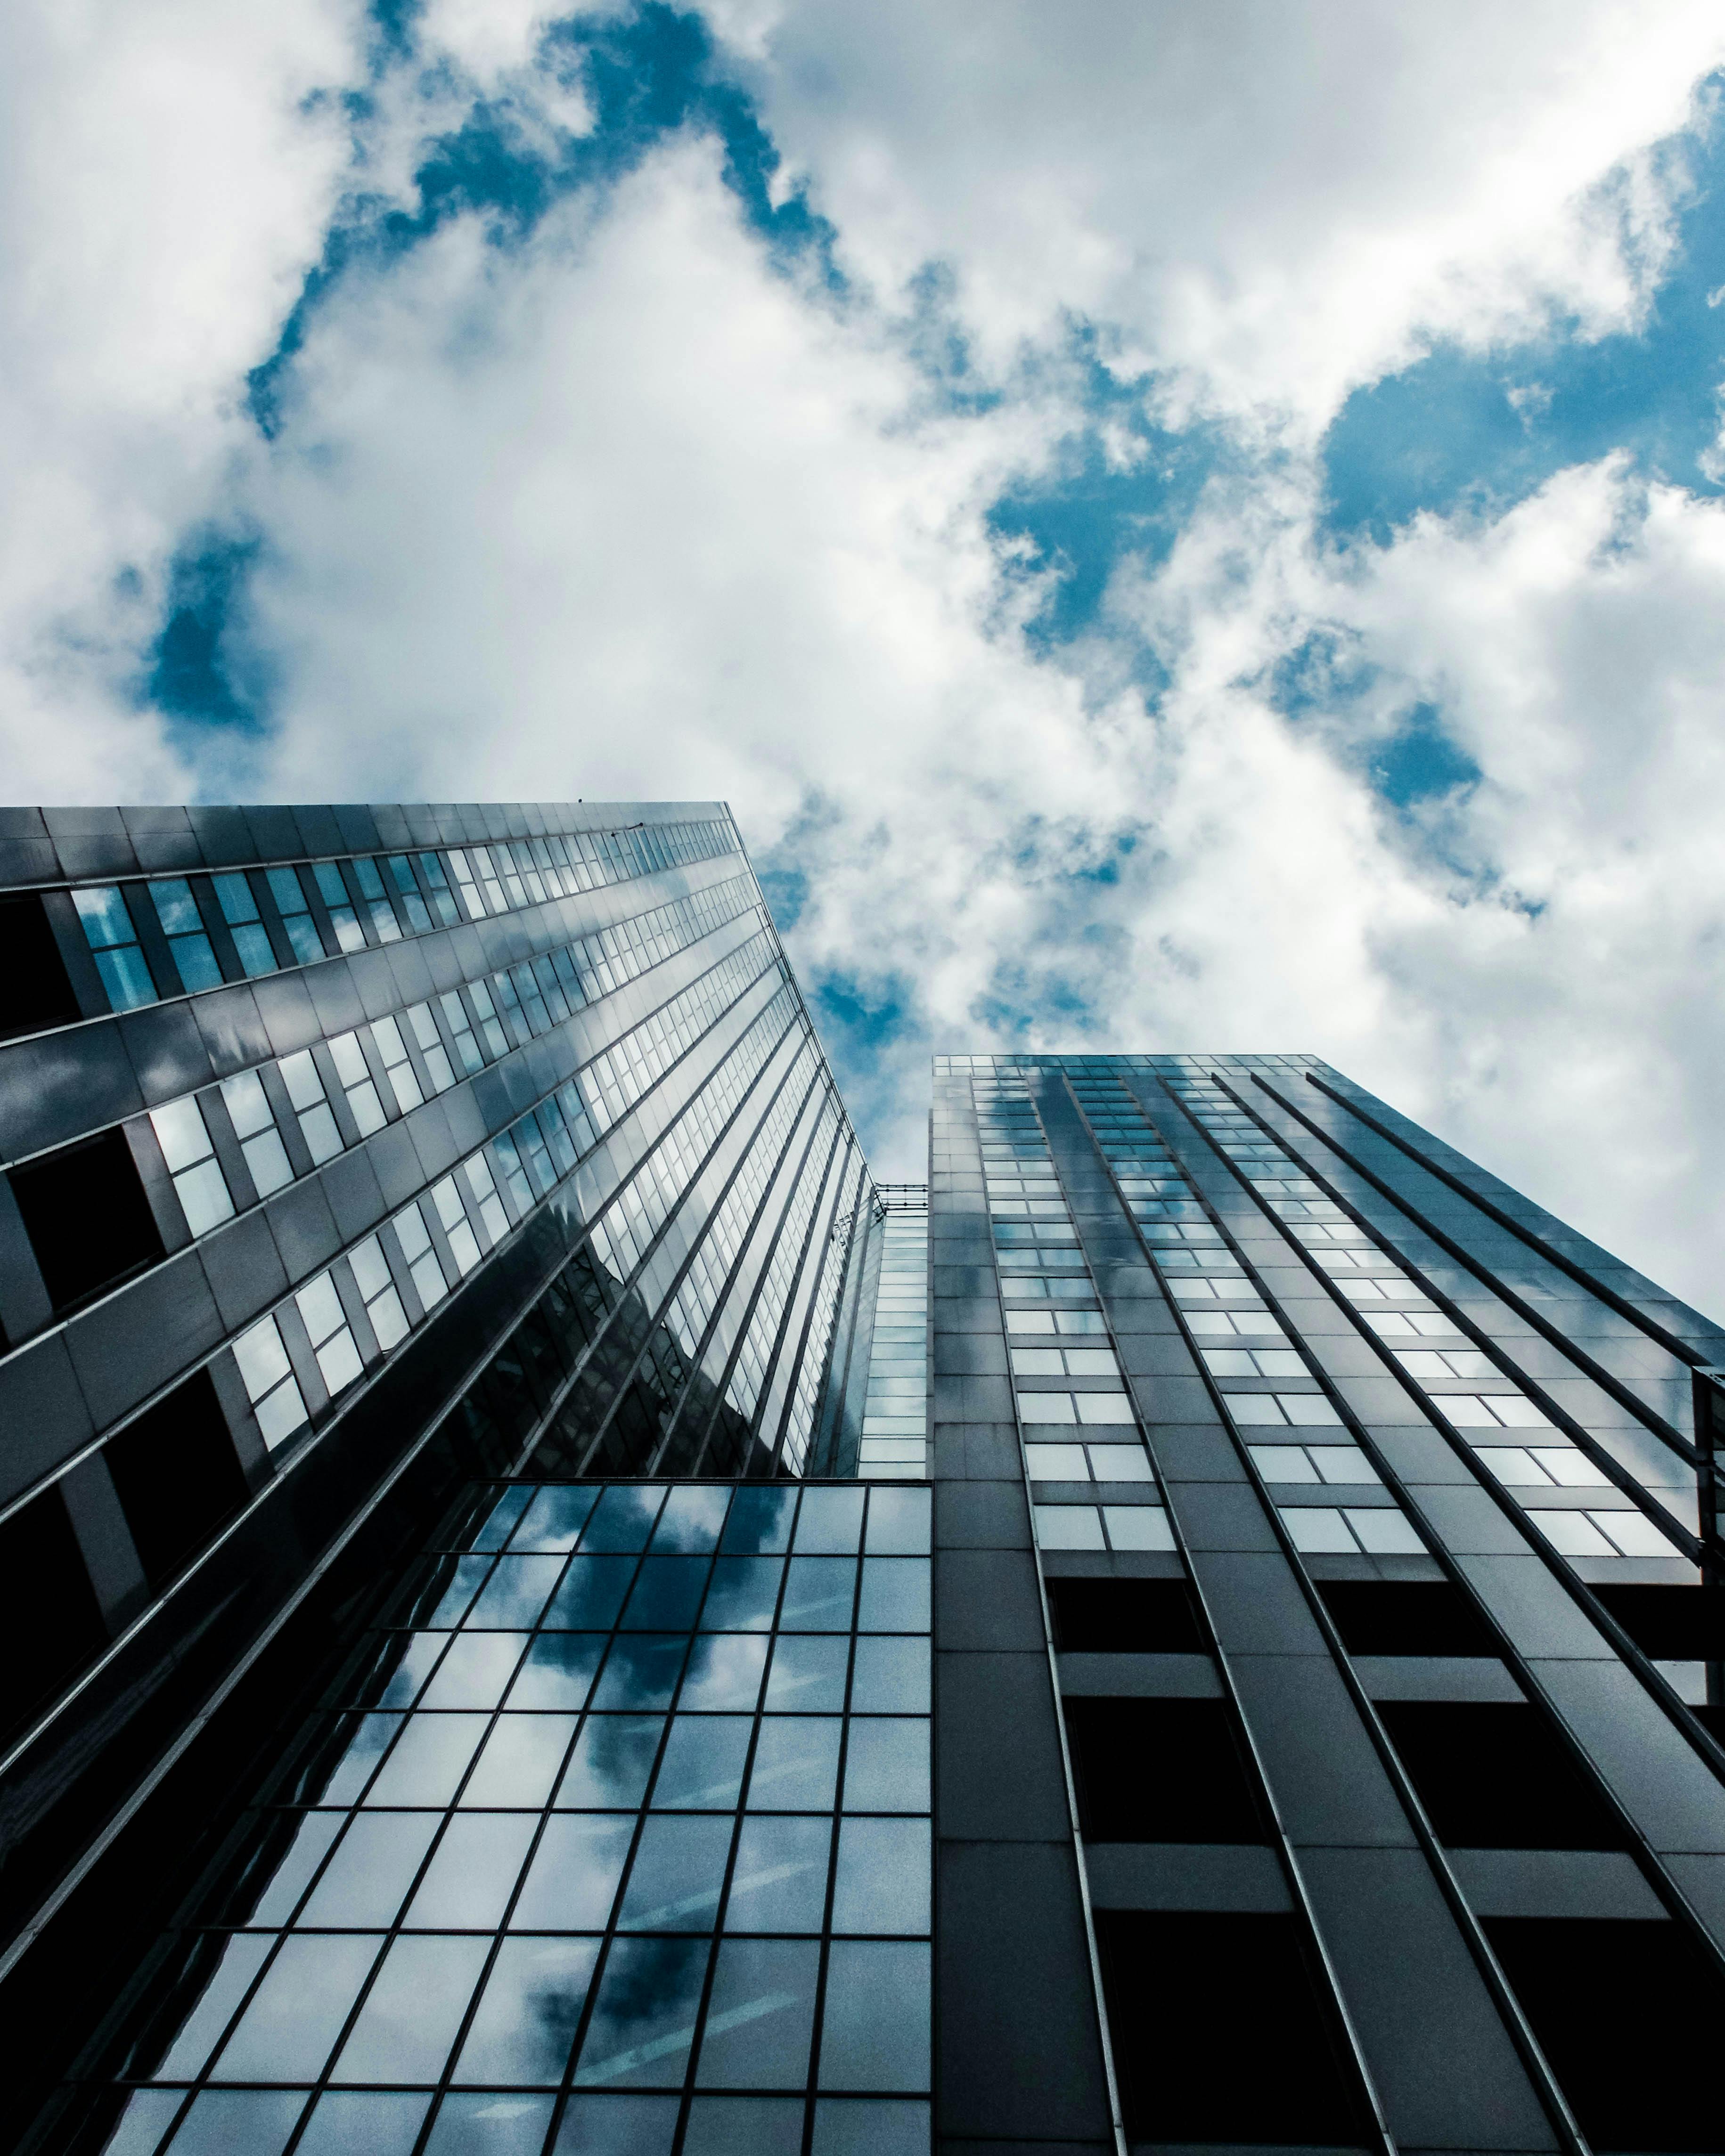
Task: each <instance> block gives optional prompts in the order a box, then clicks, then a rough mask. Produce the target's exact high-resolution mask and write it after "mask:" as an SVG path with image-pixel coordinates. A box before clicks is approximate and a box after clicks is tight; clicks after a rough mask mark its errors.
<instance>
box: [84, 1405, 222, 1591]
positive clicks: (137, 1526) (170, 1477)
mask: <svg viewBox="0 0 1725 2156" xmlns="http://www.w3.org/2000/svg"><path fill="white" fill-rule="evenodd" d="M102 1457H103V1458H104V1459H105V1460H106V1461H107V1463H108V1472H109V1473H110V1474H111V1476H113V1478H114V1487H115V1488H116V1491H118V1492H119V1493H120V1504H121V1510H122V1511H123V1512H125V1514H126V1525H127V1526H128V1527H130V1528H131V1538H132V1540H133V1541H134V1542H135V1543H136V1544H137V1552H138V1558H139V1562H140V1563H142V1566H143V1568H144V1571H145V1573H146V1575H147V1577H148V1579H149V1582H150V1584H151V1585H152V1587H160V1586H162V1585H164V1584H166V1583H167V1581H168V1580H170V1579H172V1578H173V1575H174V1574H175V1573H177V1572H178V1570H179V1569H180V1568H181V1566H182V1565H183V1564H184V1563H185V1562H186V1560H187V1559H188V1558H189V1557H191V1556H193V1554H194V1553H196V1552H197V1551H198V1550H199V1549H200V1548H202V1547H203V1544H204V1543H207V1542H208V1541H209V1538H210V1537H211V1536H212V1535H213V1534H214V1532H215V1531H216V1529H217V1528H218V1527H220V1525H221V1524H222V1522H223V1521H224V1520H225V1519H227V1518H228V1517H229V1516H230V1514H232V1513H234V1512H236V1511H238V1509H239V1507H240V1506H241V1505H242V1504H243V1503H244V1502H245V1495H246V1490H245V1476H244V1475H243V1474H242V1473H241V1472H240V1468H239V1455H237V1454H236V1453H235V1451H234V1440H232V1438H231V1437H229V1435H228V1424H227V1421H226V1419H225V1417H224V1415H223V1414H222V1410H221V1405H220V1403H219V1401H218V1400H217V1399H216V1393H215V1387H214V1385H213V1384H212V1383H210V1380H209V1373H208V1371H205V1370H200V1371H199V1372H198V1374H197V1376H196V1377H194V1378H188V1379H187V1380H186V1382H185V1383H184V1384H183V1385H178V1386H176V1387H175V1389H174V1390H173V1392H171V1393H170V1394H168V1396H167V1399H165V1400H159V1401H157V1404H156V1405H155V1406H154V1407H153V1408H152V1409H149V1410H148V1412H147V1414H142V1415H140V1416H139V1417H138V1419H137V1420H136V1422H134V1423H130V1424H127V1426H126V1428H125V1429H124V1430H121V1433H120V1435H118V1436H117V1437H116V1438H111V1440H109V1442H108V1445H107V1447H106V1450H105V1451H104V1453H103V1455H102Z"/></svg>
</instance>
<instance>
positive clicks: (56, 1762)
mask: <svg viewBox="0 0 1725 2156" xmlns="http://www.w3.org/2000/svg"><path fill="white" fill-rule="evenodd" d="M0 839H3V842H4V843H5V844H6V846H7V850H8V858H7V860H6V862H5V865H4V872H5V875H6V878H7V883H6V888H7V891H8V896H7V897H6V898H5V899H4V900H3V901H0V907H3V911H4V916H5V925H6V928H7V932H8V945H9V947H10V950H11V951H12V952H13V954H15V962H14V965H13V968H12V980H13V988H12V990H11V991H10V998H11V1000H10V1005H9V1008H8V1009H6V1010H4V1011H3V1012H0V1019H3V1020H4V1022H5V1024H6V1025H7V1027H8V1029H9V1032H10V1034H12V1036H13V1039H12V1040H11V1045H8V1046H7V1047H5V1048H3V1049H0V1118H3V1124H0V1153H3V1161H4V1165H5V1173H4V1175H3V1177H0V1322H3V1323H4V1325H5V1327H6V1334H5V1353H4V1355H3V1357H0V1400H3V1402H4V1408H3V1412H4V1414H5V1427H6V1431H7V1443H8V1451H7V1455H6V1456H7V1458H8V1462H9V1463H10V1465H9V1466H8V1475H9V1477H10V1480H9V1482H8V1492H9V1500H8V1501H9V1502H10V1506H11V1510H10V1512H8V1515H7V1516H6V1517H5V1518H3V1519H0V1577H3V1578H4V1582H5V1587H6V1592H7V1594H8V1628H7V1635H6V1636H7V1639H8V1642H9V1643H11V1644H12V1645H13V1647H14V1649H15V1650H18V1651H14V1652H13V1654H12V1655H10V1656H9V1658H8V1683H9V1686H10V1691H9V1694H8V1714H9V1718H10V1727H11V1735H10V1738H9V1739H8V1749H7V1753H6V1755H5V1757H4V1759H3V1762H0V1822H3V1829H0V1830H3V1831H4V1833H5V1835H6V1837H7V1841H6V1861H5V1864H4V1867H3V1869H0V1881H3V1882H4V1902H3V1914H4V1917H5V1919H6V1923H5V1938H6V1940H7V1942H8V1943H7V1946H6V1949H5V1958H4V1961H3V1963H0V1983H3V1984H4V1998H5V2005H6V2011H7V2015H8V2028H9V2030H11V2031H12V2032H13V2035H14V2039H15V2040H14V2045H13V2051H14V2053H15V2059H16V2063H15V2065H14V2068H13V2074H12V2076H11V2077H10V2083H9V2099H8V2100H9V2103H10V2107H11V2108H10V2115H9V2123H8V2128H7V2129H6V2130H7V2132H8V2135H9V2136H10V2138H13V2139H14V2140H16V2141H17V2142H18V2145H20V2146H21V2147H23V2148H29V2149H33V2150H44V2151H46V2150H50V2149H53V2150H62V2149H64V2150H70V2149H79V2150H85V2149H90V2150H94V2149H96V2148H104V2147H106V2148H111V2149H113V2150H115V2151H116V2152H121V2156H155V2153H156V2152H157V2151H158V2150H160V2151H164V2152H171V2156H194V2153H195V2152H197V2151H200V2150H209V2149H221V2150H228V2149H234V2150H246V2151H254V2150H255V2151H258V2152H260V2153H261V2156H285V2152H287V2151H290V2150H291V2151H292V2152H293V2156H327V2152H329V2151H333V2150H336V2149H349V2148H353V2149H364V2150H367V2151H368V2152H369V2151H378V2152H386V2151H399V2152H400V2156H414V2152H425V2156H453V2152H457V2151H461V2152H466V2151H470V2150H471V2151H475V2152H479V2151H483V2152H487V2156H516V2152H520V2153H521V2156H541V2152H543V2151H546V2150H548V2149H554V2150H557V2151H559V2152H569V2151H577V2150H605V2151H616V2152H627V2156H718V2152H723V2151H732V2150H735V2151H745V2150H746V2151H749V2152H751V2156H752V2152H755V2151H761V2152H766V2156H775V2152H781V2151H782V2152H784V2156H792V2152H796V2156H852V2152H854V2153H855V2156H876V2152H878V2153H879V2156H909V2152H911V2151H917V2152H919V2156H920V2152H924V2151H927V2150H928V2149H929V2148H930V2146H931V2143H935V2144H938V2145H939V2146H940V2148H943V2149H950V2150H951V2151H953V2152H955V2156H956V2152H958V2151H960V2150H963V2151H965V2152H967V2156H1005V2152H1007V2151H1008V2150H1017V2151H1018V2152H1020V2156H1045V2152H1048V2151H1050V2150H1052V2149H1054V2148H1064V2149H1068V2150H1073V2151H1078V2150H1083V2149H1094V2150H1098V2151H1105V2150H1110V2149H1112V2150H1115V2151H1117V2152H1122V2151H1125V2150H1126V2149H1129V2148H1132V2149H1138V2148H1157V2149H1173V2148H1192V2147H1197V2146H1210V2147H1226V2148H1248V2147H1250V2148H1308V2149H1309V2148H1314V2147H1321V2148H1348V2149H1352V2148H1360V2149H1388V2148H1392V2147H1401V2148H1421V2149H1426V2148H1429V2149H1434V2150H1435V2149H1446V2150H1447V2149H1454V2150H1462V2149H1478V2150H1481V2151H1487V2150H1490V2151H1508V2150H1527V2151H1537V2150H1545V2149H1554V2148H1563V2149H1565V2150H1573V2151H1579V2150H1582V2149H1585V2148H1596V2149H1600V2150H1607V2149H1609V2150H1624V2151H1629V2150H1640V2151H1648V2150H1672V2151H1676V2150H1697V2151H1700V2150H1713V2149H1718V2148H1725V2107H1722V2106H1721V2104H1720V2103H1719V2102H1718V2101H1717V2097H1716V2094H1715V2092H1714V2091H1713V2089H1712V2078H1711V2076H1710V2075H1709V2073H1708V2071H1707V2062H1708V2060H1709V2058H1710V2056H1711V2041H1710V2040H1711V2038H1712V2032H1713V2030H1715V2028H1716V2027H1717V2026H1718V2025H1720V2020H1721V2011H1722V2009H1725V1982H1722V1968H1721V1943H1722V1941H1725V1801H1722V1792H1721V1784H1720V1777H1721V1775H1722V1774H1725V1752H1722V1751H1721V1748H1720V1743H1719V1739H1720V1736H1721V1734H1722V1723H1721V1718H1720V1717H1721V1708H1722V1705H1725V1690H1722V1663H1725V1626H1722V1625H1721V1624H1720V1621H1719V1620H1718V1618H1717V1616H1716V1615H1715V1614H1714V1613H1715V1609H1716V1605H1717V1594H1716V1589H1717V1584H1718V1573H1717V1563H1718V1561H1719V1540H1718V1531H1717V1522H1716V1518H1715V1501H1714V1496H1713V1490H1712V1478H1713V1448H1714V1444H1715V1431H1716V1430H1717V1428H1718V1427H1719V1426H1720V1423H1719V1417H1718V1414H1717V1412H1716V1409H1715V1407H1714V1404H1713V1403H1714V1399H1715V1385H1716V1382H1718V1380H1717V1373H1715V1370H1714V1365H1715V1363H1716V1362H1718V1363H1725V1353H1722V1342H1721V1336H1720V1333H1719V1331H1718V1328H1717V1327H1713V1326H1712V1325H1711V1324H1709V1323H1708V1322H1707V1321H1706V1320H1704V1319H1702V1318H1701V1317H1698V1316H1697V1315H1696V1313H1694V1312H1691V1311H1689V1310H1687V1309H1686V1308H1685V1307H1684V1306H1681V1304H1678V1303H1676V1301H1673V1300H1672V1299H1671V1297H1669V1296H1665V1295H1663V1294H1662V1293H1661V1291H1659V1290H1658V1289H1657V1288H1655V1286H1653V1285H1652V1284H1651V1283H1650V1282H1649V1281H1645V1280H1644V1279H1642V1278H1641V1277H1640V1276H1638V1275H1636V1274H1635V1273H1633V1272H1631V1271H1630V1270H1629V1269H1627V1268H1626V1267H1624V1266H1622V1265H1619V1264H1617V1263H1616V1262H1615V1261H1614V1260H1612V1259H1610V1258H1609V1256H1608V1255H1606V1254H1605V1253H1604V1252H1603V1251H1601V1250H1599V1249H1597V1248H1596V1247H1595V1246H1594V1245H1591V1244H1589V1243H1588V1242H1587V1241H1586V1240H1584V1239H1583V1238H1581V1237H1579V1236H1578V1235H1574V1234H1573V1232H1571V1231H1570V1230H1568V1229H1565V1228H1564V1227H1563V1225H1562V1224H1560V1223H1558V1222H1557V1221H1555V1220H1554V1219H1552V1218H1551V1217H1550V1216H1548V1215H1547V1214H1543V1213H1542V1212H1541V1211H1540V1210H1539V1209H1537V1207H1534V1206H1532V1205H1531V1204H1528V1203H1527V1201H1526V1200H1525V1199H1521V1198H1520V1197H1518V1196H1517V1195H1516V1193H1514V1192H1513V1191H1511V1190H1509V1189H1508V1188H1506V1187H1505V1186H1503V1185H1502V1184H1501V1183H1497V1182H1496V1180H1495V1179H1494V1178H1491V1176H1489V1175H1487V1174H1486V1173H1484V1172H1483V1171H1482V1170H1480V1169H1479V1168H1475V1166H1474V1165H1473V1164H1472V1163H1469V1162H1467V1161H1465V1159H1463V1158H1461V1157H1460V1156H1459V1155H1457V1154H1456V1153H1455V1152H1453V1151H1451V1150H1450V1148H1448V1147H1445V1146H1444V1145H1443V1144H1442V1143H1441V1142H1439V1140H1437V1139H1436V1138H1434V1137H1432V1136H1430V1135H1429V1133H1427V1132H1423V1131H1421V1130H1419V1128H1418V1127H1415V1126H1414V1125H1413V1124H1411V1123H1409V1122H1407V1121H1406V1120H1405V1119H1404V1118H1403V1117H1402V1116H1399V1115H1398V1114H1397V1112H1396V1111H1394V1110H1393V1108H1391V1107H1389V1106H1387V1105H1386V1104H1385V1103H1383V1102H1382V1101H1377V1100H1376V1099H1374V1098H1373V1097H1372V1096H1370V1095H1368V1094H1367V1093H1366V1092H1364V1091H1362V1089H1361V1088H1359V1087H1358V1086H1355V1085H1354V1084H1352V1082H1351V1081H1348V1080H1347V1079H1346V1078H1345V1077H1343V1076H1341V1075H1340V1074H1339V1073H1337V1072H1336V1071H1334V1070H1331V1069H1329V1068H1328V1066H1326V1065H1324V1064H1322V1063H1321V1062H1320V1061H1318V1060H1316V1059H1315V1058H1312V1057H1310V1056H1305V1055H1264V1056H1242V1055H1218V1056H1206V1055H1130V1056H1116V1057H1088V1056H1058V1055H1046V1056H1043V1055H1022V1056H1002V1057H989V1056H977V1057H963V1056H954V1057H946V1058H940V1059H937V1060H936V1063H935V1072H934V1081H933V1085H934V1101H933V1115H932V1119H931V1125H930V1154H929V1182H928V1184H927V1186H926V1188H924V1186H921V1185H917V1186H893V1185H883V1184H878V1183H876V1182H875V1181H874V1180H873V1178H871V1176H870V1175H869V1173H868V1168H867V1166H866V1164H865V1163H864V1161H863V1159H862V1153H861V1151H860V1149H859V1147H858V1146H857V1142H856V1139H855V1137H854V1134H853V1133H852V1131H851V1128H850V1126H849V1124H848V1122H847V1119H846V1117H845V1114H844V1111H843V1108H842V1103H841V1102H840V1101H839V1100H838V1097H837V1091H836V1088H835V1087H834V1086H833V1084H832V1079H831V1075H830V1073H829V1072H828V1071H827V1069H826V1064H825V1061H824V1059H823V1057H822V1055H821V1049H820V1045H819V1042H818V1040H817V1039H816V1036H815V1034H814V1031H813V1029H812V1027H811V1024H810V1023H809V1020H808V1017H807V1014H806V1011H805V1010H804V1009H803V1007H802V1004H801V998H800V997H799V996H798V994H797V991H796V984H795V982H794V980H793V979H792V978H791V977H790V973H789V970H788V968H786V966H785V961H784V958H783V956H782V953H781V952H780V950H779V947H778V945H777V942H776V938H775V935H774V932H773V929H772V926H771V922H770V917H769V916H768V915H767V913H766V911H765V907H764V906H763V905H762V903H761V899H760V891H759V888H758V886H757V885H755V883H754V879H753V876H752V874H751V872H750V870H749V866H748V864H747V861H746V859H745V858H744V855H743V853H742V850H741V848H740V845H739V842H738V839H737V837H736V834H735V830H734V826H733V825H732V824H731V821H730V819H729V814H728V813H727V812H726V811H725V810H724V808H723V807H722V806H721V805H719V804H714V803H708V804H698V805H693V806H687V807H677V808H672V807H645V806H633V805H631V806H628V807H618V806H616V805H615V804H607V805H605V806H602V807H593V806H590V805H587V804H579V803H578V804H575V805H574V806H573V807H568V808H548V807H547V808H518V809H506V808H466V809H453V808H445V809H415V808H402V809H371V810H361V809H347V808H336V809H322V810H305V809H302V810H296V811H285V810H274V811H255V810H254V811H245V812H240V811H231V810H230V811H195V810H194V811H190V812H181V811H151V812H136V811H127V812H123V814H122V813H117V812H116V813H112V814H106V815H101V816H96V815H92V814H88V813H85V814H80V815H77V816H70V815H65V814H59V813H58V812H51V811H50V812H44V814H41V815H30V816H25V815H23V814H18V813H14V814H13V819H12V820H11V822H10V823H9V824H8V825H7V827H6V829H4V831H3V832H0Z"/></svg>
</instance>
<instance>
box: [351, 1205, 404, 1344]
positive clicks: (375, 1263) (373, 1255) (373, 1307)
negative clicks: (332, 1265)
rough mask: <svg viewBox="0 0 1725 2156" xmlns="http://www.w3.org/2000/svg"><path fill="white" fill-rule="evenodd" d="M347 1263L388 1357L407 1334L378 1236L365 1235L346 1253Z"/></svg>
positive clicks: (367, 1314)
mask: <svg viewBox="0 0 1725 2156" xmlns="http://www.w3.org/2000/svg"><path fill="white" fill-rule="evenodd" d="M348 1264H349V1265H352V1267H353V1285H354V1286H356V1287H357V1288H358V1290H359V1297H360V1300H361V1301H362V1302H363V1303H364V1305H365V1314H366V1316H367V1317H368V1318H369V1319H370V1320H371V1329H372V1331H373V1332H375V1333H376V1334H377V1336H378V1347H381V1348H382V1349H383V1350H384V1353H386V1354H387V1353H389V1349H390V1348H392V1347H394V1345H395V1343H396V1342H397V1341H398V1340H404V1339H405V1338H406V1337H407V1333H408V1322H407V1312H405V1311H404V1309H403V1308H402V1306H401V1297H400V1296H399V1295H398V1294H397V1293H396V1291H395V1283H394V1281H393V1280H391V1278H390V1277H389V1260H388V1259H387V1258H385V1256H384V1253H383V1249H382V1246H381V1245H379V1243H378V1239H377V1237H376V1236H375V1235H368V1236H367V1237H366V1239H365V1240H364V1241H363V1243H356V1244H355V1245H354V1246H353V1249H352V1250H349V1251H348Z"/></svg>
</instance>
